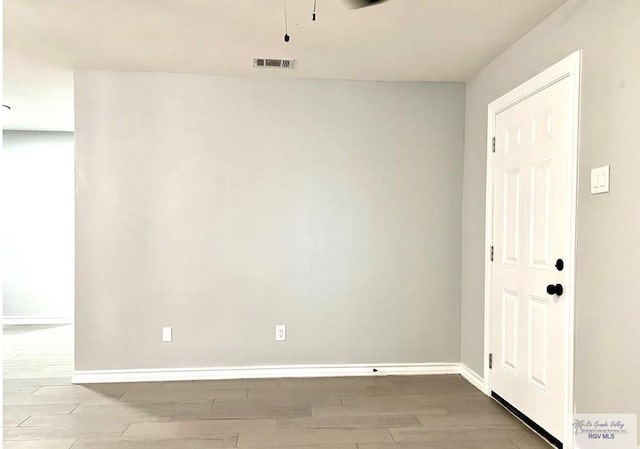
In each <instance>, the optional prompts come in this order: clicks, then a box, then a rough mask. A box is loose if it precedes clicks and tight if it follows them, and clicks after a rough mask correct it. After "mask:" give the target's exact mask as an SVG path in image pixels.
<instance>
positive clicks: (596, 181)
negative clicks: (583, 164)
mask: <svg viewBox="0 0 640 449" xmlns="http://www.w3.org/2000/svg"><path fill="white" fill-rule="evenodd" d="M608 191H609V166H608V165H605V166H604V167H598V168H592V169H591V194H592V195H595V194H597V193H607V192H608Z"/></svg>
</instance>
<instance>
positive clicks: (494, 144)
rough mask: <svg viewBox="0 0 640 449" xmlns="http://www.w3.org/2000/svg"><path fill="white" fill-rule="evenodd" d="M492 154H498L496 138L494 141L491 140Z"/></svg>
mask: <svg viewBox="0 0 640 449" xmlns="http://www.w3.org/2000/svg"><path fill="white" fill-rule="evenodd" d="M491 152H492V153H495V152H496V138H495V137H494V138H493V139H491Z"/></svg>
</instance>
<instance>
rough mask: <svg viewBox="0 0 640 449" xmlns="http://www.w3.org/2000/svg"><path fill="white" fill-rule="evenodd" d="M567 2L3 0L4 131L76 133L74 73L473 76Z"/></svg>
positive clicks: (408, 78)
mask: <svg viewBox="0 0 640 449" xmlns="http://www.w3.org/2000/svg"><path fill="white" fill-rule="evenodd" d="M565 1H566V0H482V1H479V0H393V1H389V2H386V3H381V4H378V5H376V6H373V7H369V8H364V9H359V10H352V9H349V8H348V4H347V2H345V1H344V0H317V3H318V19H317V21H316V22H312V21H311V11H312V7H313V0H287V2H286V5H287V13H288V14H287V16H288V27H289V34H290V35H291V41H290V42H289V43H285V42H284V41H283V35H284V19H283V1H282V0H179V1H178V0H108V1H105V0H4V99H3V103H4V104H8V105H10V106H11V108H12V110H11V112H10V113H9V114H8V117H7V121H6V123H5V125H4V128H5V129H33V130H58V131H60V130H64V131H71V130H73V69H74V68H82V69H104V70H123V71H159V72H179V73H208V74H220V75H238V76H279V77H300V78H326V79H354V80H385V81H386V80H389V81H466V80H468V79H469V78H470V77H472V76H473V75H474V74H475V73H476V72H477V71H478V70H480V69H481V68H482V67H483V66H484V65H486V64H487V63H488V62H489V61H490V60H491V59H493V58H494V57H495V56H497V55H498V54H499V53H500V52H502V51H503V50H504V49H506V48H507V47H508V46H509V45H510V44H512V43H513V42H514V41H515V40H517V39H518V37H520V36H521V35H522V34H524V33H525V32H527V31H528V30H529V29H531V28H532V27H533V26H534V25H536V24H537V23H538V22H540V21H541V20H542V19H543V18H544V17H545V16H546V15H548V14H549V13H551V12H552V11H554V10H555V9H556V8H558V7H559V6H560V5H561V4H562V3H564V2H565ZM254 56H261V57H286V58H288V57H291V58H296V60H297V62H296V68H295V69H294V70H277V69H255V68H253V67H252V58H253V57H254Z"/></svg>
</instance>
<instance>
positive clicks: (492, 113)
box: [484, 50, 582, 449]
mask: <svg viewBox="0 0 640 449" xmlns="http://www.w3.org/2000/svg"><path fill="white" fill-rule="evenodd" d="M581 62H582V51H581V50H578V51H576V52H575V53H573V54H571V55H569V56H568V57H566V58H564V59H563V60H562V61H560V62H558V63H556V64H554V65H553V66H551V67H549V68H548V69H546V70H545V71H544V72H542V73H540V74H539V75H536V76H535V77H533V78H532V79H530V80H529V81H527V82H525V83H524V84H522V85H520V86H518V87H516V88H515V89H513V90H512V91H511V92H509V93H507V94H505V95H504V96H502V97H500V98H499V99H497V100H495V101H494V102H492V103H491V104H490V105H489V109H488V118H489V119H488V127H487V185H486V195H487V196H486V215H485V217H486V218H485V282H484V360H485V362H484V392H485V394H487V395H489V396H490V395H491V370H490V369H489V354H490V353H491V352H492V351H491V342H492V335H491V291H492V267H491V246H492V245H493V185H494V160H493V154H494V153H493V137H494V136H495V123H496V115H497V114H499V113H500V112H502V111H504V110H505V109H508V108H509V107H511V106H513V105H515V104H517V103H519V102H521V101H523V100H525V99H526V98H528V97H531V96H532V95H534V94H536V93H538V92H540V91H541V90H543V89H545V88H547V87H549V86H550V85H552V84H555V83H557V82H558V81H561V80H563V79H565V78H568V79H569V81H570V83H571V92H572V98H571V103H572V104H571V109H570V111H571V117H570V123H571V126H572V130H571V155H570V158H569V159H570V160H569V170H570V176H571V179H570V182H571V185H570V194H571V200H570V204H568V205H567V206H568V207H569V226H570V234H569V236H570V237H569V240H570V241H569V254H567V256H566V260H567V268H568V270H567V281H566V289H565V292H566V296H564V298H565V301H567V308H568V310H567V323H566V326H567V335H566V345H567V355H568V357H567V360H566V365H565V368H566V370H565V372H566V378H565V383H566V397H565V401H564V403H565V414H566V416H567V417H568V418H567V420H566V426H565V431H564V439H563V445H564V448H565V449H574V444H573V443H574V441H573V431H572V428H571V425H572V421H573V419H571V417H573V415H574V412H575V409H574V396H573V395H574V391H573V382H574V338H575V337H574V336H575V266H576V263H575V261H576V256H575V254H576V208H577V188H578V149H579V144H580V134H579V126H580V84H581V83H580V82H581Z"/></svg>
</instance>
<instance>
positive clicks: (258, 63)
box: [253, 58, 296, 69]
mask: <svg viewBox="0 0 640 449" xmlns="http://www.w3.org/2000/svg"><path fill="white" fill-rule="evenodd" d="M295 63H296V60H295V59H275V58H253V66H254V67H260V68H263V69H264V68H273V69H293V68H294V66H295Z"/></svg>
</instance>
